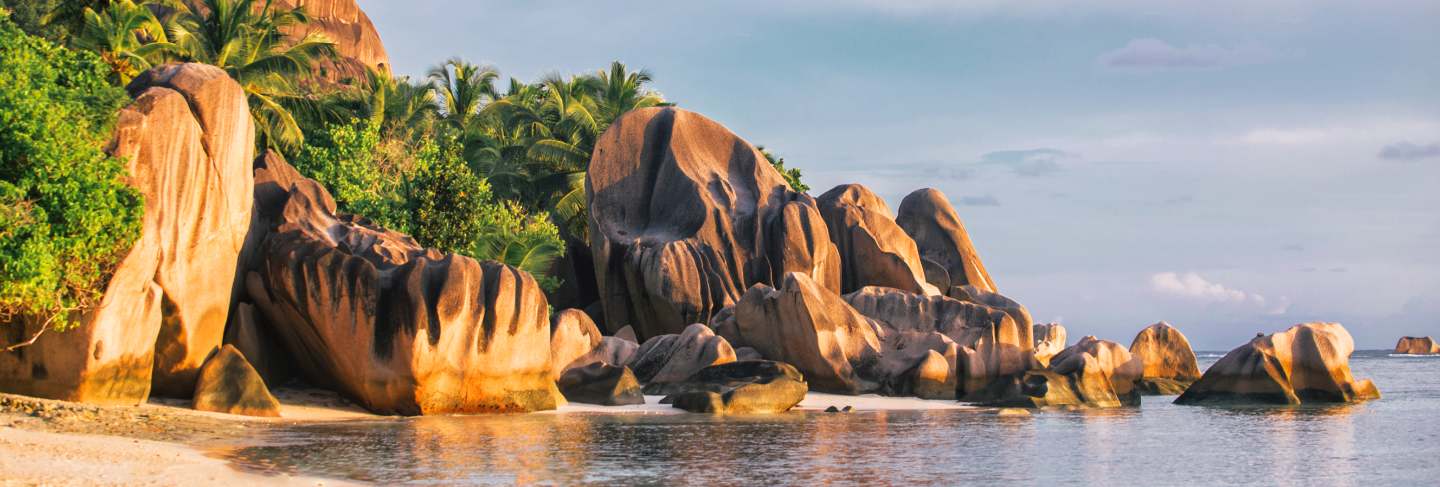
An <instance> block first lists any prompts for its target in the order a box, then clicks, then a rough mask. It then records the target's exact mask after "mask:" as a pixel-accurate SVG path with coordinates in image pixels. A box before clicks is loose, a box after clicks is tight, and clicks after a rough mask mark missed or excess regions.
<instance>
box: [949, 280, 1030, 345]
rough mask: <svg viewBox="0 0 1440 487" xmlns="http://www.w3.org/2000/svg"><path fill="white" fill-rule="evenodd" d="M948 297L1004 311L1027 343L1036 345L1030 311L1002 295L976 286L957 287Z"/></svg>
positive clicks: (950, 291)
mask: <svg viewBox="0 0 1440 487" xmlns="http://www.w3.org/2000/svg"><path fill="white" fill-rule="evenodd" d="M946 295H947V296H949V297H951V298H954V299H958V300H961V301H965V302H967V303H975V304H983V305H985V306H989V307H991V308H996V309H1000V310H1004V311H1005V314H1008V315H1010V318H1011V319H1013V320H1015V326H1016V328H1017V329H1019V330H1020V332H1021V333H1024V334H1025V335H1024V340H1025V343H1030V344H1032V346H1033V344H1034V340H1035V336H1034V321H1033V320H1031V318H1030V311H1029V310H1027V309H1025V307H1024V306H1022V305H1021V304H1020V303H1018V302H1016V301H1015V300H1013V299H1010V298H1007V297H1005V296H1004V295H1002V294H1000V293H994V292H990V291H986V290H983V289H980V288H977V287H975V286H955V287H952V288H950V290H949V291H947V292H946Z"/></svg>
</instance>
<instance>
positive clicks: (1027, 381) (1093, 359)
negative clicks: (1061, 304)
mask: <svg viewBox="0 0 1440 487" xmlns="http://www.w3.org/2000/svg"><path fill="white" fill-rule="evenodd" d="M1143 370H1144V367H1143V366H1142V365H1141V364H1140V360H1139V359H1137V358H1135V357H1134V356H1132V355H1130V351H1129V350H1126V349H1125V347H1123V346H1121V345H1120V344H1118V343H1115V342H1111V341H1106V340H1099V339H1096V338H1095V337H1091V336H1087V337H1084V338H1081V339H1080V341H1079V342H1077V343H1076V344H1075V345H1073V346H1070V347H1069V348H1066V349H1065V350H1063V351H1061V352H1060V353H1059V354H1056V355H1055V356H1054V357H1053V358H1051V362H1050V367H1049V368H1047V369H1037V370H1030V371H1027V372H1025V373H1024V374H1023V375H1020V376H1012V378H1007V379H1006V380H1000V381H995V382H993V383H992V384H991V385H990V386H988V387H987V388H986V389H985V390H983V391H979V392H977V393H976V394H974V395H972V396H971V397H969V398H967V400H971V401H974V402H979V403H982V404H987V405H992V406H1001V407H1032V408H1035V407H1092V408H1114V407H1122V406H1139V405H1140V389H1139V384H1140V376H1141V373H1142V372H1143Z"/></svg>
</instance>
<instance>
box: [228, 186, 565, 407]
mask: <svg viewBox="0 0 1440 487" xmlns="http://www.w3.org/2000/svg"><path fill="white" fill-rule="evenodd" d="M264 163H265V164H267V167H266V168H265V171H264V173H265V174H267V175H285V174H293V172H294V171H293V169H288V168H283V167H279V166H280V165H283V164H284V161H283V160H280V159H278V158H273V159H271V160H267V161H264ZM259 174H261V171H257V175H259ZM263 187H264V188H265V190H266V191H267V193H266V194H259V192H257V196H256V199H257V208H259V207H261V206H262V205H261V202H262V201H264V200H266V199H268V198H275V199H278V200H281V201H283V202H284V203H283V205H270V204H265V205H264V206H265V208H266V209H274V208H276V207H277V206H278V208H279V211H280V213H279V215H266V216H265V218H266V219H267V220H268V221H273V222H274V224H275V225H276V226H275V227H274V228H273V229H271V231H270V232H269V233H268V235H267V236H266V237H265V239H264V242H263V245H262V247H261V249H260V250H259V254H258V256H259V260H260V263H259V267H258V268H257V269H256V270H252V271H250V272H249V273H248V275H247V278H246V288H247V289H246V291H247V293H246V294H247V299H250V300H253V302H254V304H255V307H256V308H257V309H258V310H260V311H261V312H262V314H263V315H264V316H265V318H266V319H267V320H268V321H269V322H270V323H271V325H272V327H271V328H272V331H274V332H275V334H276V336H277V338H278V339H279V341H280V342H281V343H283V344H284V345H285V347H286V348H287V350H288V351H289V352H290V356H291V357H293V358H294V359H295V363H296V365H297V366H298V368H299V369H300V371H301V372H302V373H304V375H305V376H306V378H307V379H309V381H310V382H311V383H312V384H315V385H319V386H322V387H326V388H332V389H335V390H338V391H340V392H341V393H343V394H345V395H346V396H348V397H349V398H351V399H352V400H354V401H355V402H357V403H359V404H360V405H362V406H364V407H365V408H366V409H369V410H370V411H373V412H376V413H381V414H403V415H416V414H443V413H479V412H499V411H534V410H541V409H553V408H554V407H555V406H556V404H557V402H559V401H563V398H562V397H561V395H560V392H559V391H558V389H556V387H555V382H554V380H553V378H552V377H551V374H550V353H549V351H550V324H549V320H548V316H547V315H548V309H547V307H548V305H547V304H546V301H545V295H544V293H543V292H541V290H540V287H539V285H538V284H536V282H535V279H534V278H532V277H531V276H530V275H529V274H527V273H524V272H521V271H519V270H517V269H515V268H512V267H509V266H505V265H503V264H499V263H496V262H477V261H475V260H474V259H471V258H468V257H464V256H460V255H455V254H449V253H444V252H440V251H437V250H433V249H427V248H424V247H421V246H420V245H418V244H416V243H415V241H414V240H413V239H411V238H410V237H408V236H405V235H401V234H399V233H396V232H392V231H388V230H384V229H380V228H377V227H375V226H373V225H371V224H370V223H369V222H368V221H366V220H365V219H363V218H360V217H355V216H348V215H336V213H335V202H334V200H333V199H331V197H330V194H329V193H328V192H326V191H325V189H324V188H322V187H321V186H320V185H319V184H318V183H316V182H315V181H312V180H309V179H305V178H298V179H294V178H288V177H275V178H274V179H273V180H268V181H265V184H264V185H263ZM272 192H273V193H272ZM264 202H265V203H274V201H264Z"/></svg>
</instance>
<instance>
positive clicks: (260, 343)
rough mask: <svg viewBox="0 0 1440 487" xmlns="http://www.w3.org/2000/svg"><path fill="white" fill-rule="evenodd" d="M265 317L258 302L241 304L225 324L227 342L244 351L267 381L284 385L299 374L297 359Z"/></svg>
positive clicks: (241, 351) (251, 363) (262, 377)
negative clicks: (227, 323)
mask: <svg viewBox="0 0 1440 487" xmlns="http://www.w3.org/2000/svg"><path fill="white" fill-rule="evenodd" d="M262 319H263V318H262V317H260V312H259V311H257V310H256V309H255V306H254V305H252V304H250V303H243V302H242V303H238V304H237V306H236V308H235V310H234V311H233V312H231V315H230V324H229V325H227V326H226V327H225V344H226V345H229V346H233V347H235V349H236V350H238V351H240V353H241V354H242V355H244V356H245V359H246V360H247V361H248V362H250V365H251V366H253V367H255V372H257V373H259V374H260V378H261V379H264V380H265V383H266V384H271V385H282V384H284V383H285V382H286V381H288V380H290V379H291V378H293V377H295V368H294V367H293V366H292V363H293V362H294V360H292V359H291V358H290V355H289V354H288V353H286V352H285V348H284V347H283V346H281V345H280V342H278V341H276V339H275V334H274V332H272V331H270V327H269V326H268V325H266V324H263V323H261V320H262Z"/></svg>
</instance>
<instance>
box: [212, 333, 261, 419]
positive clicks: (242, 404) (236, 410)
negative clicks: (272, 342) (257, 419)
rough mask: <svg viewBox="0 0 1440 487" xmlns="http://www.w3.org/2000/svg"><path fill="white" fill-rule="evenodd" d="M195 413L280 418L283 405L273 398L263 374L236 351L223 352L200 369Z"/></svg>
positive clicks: (227, 347)
mask: <svg viewBox="0 0 1440 487" xmlns="http://www.w3.org/2000/svg"><path fill="white" fill-rule="evenodd" d="M194 405H195V409H198V410H200V411H211V412H217V413H226V414H239V415H243V416H265V417H279V416H280V401H277V400H275V396H272V395H270V389H269V388H267V387H265V381H264V380H263V379H261V378H260V374H258V373H256V372H255V369H254V368H253V367H251V366H250V362H248V361H246V360H245V356H244V355H242V354H241V353H240V351H239V350H236V349H235V347H232V346H230V345H226V346H224V347H221V348H220V351H219V352H216V353H215V355H214V356H212V357H210V360H207V361H205V366H204V367H201V368H200V376H199V379H198V380H196V382H195V396H194Z"/></svg>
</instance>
